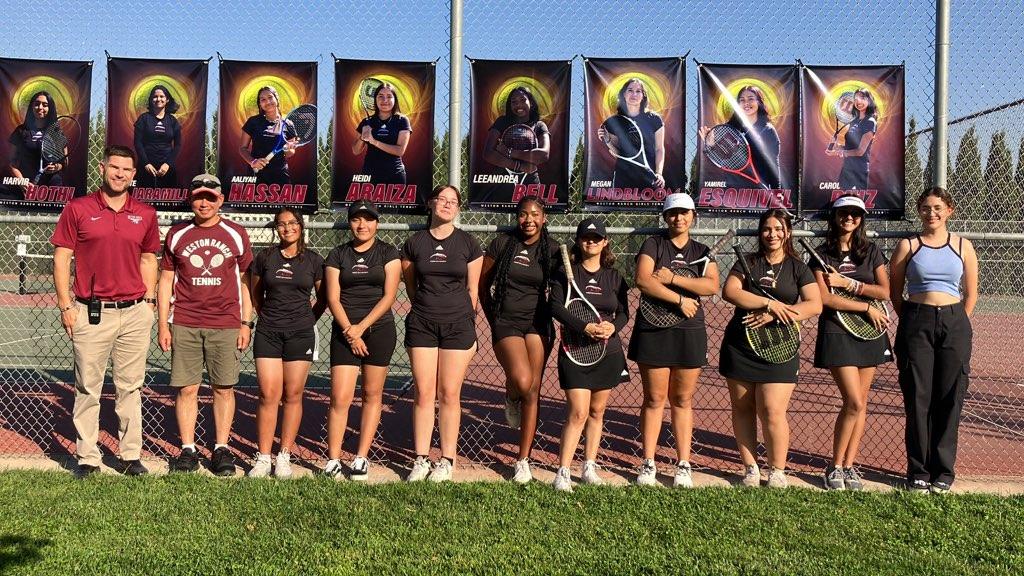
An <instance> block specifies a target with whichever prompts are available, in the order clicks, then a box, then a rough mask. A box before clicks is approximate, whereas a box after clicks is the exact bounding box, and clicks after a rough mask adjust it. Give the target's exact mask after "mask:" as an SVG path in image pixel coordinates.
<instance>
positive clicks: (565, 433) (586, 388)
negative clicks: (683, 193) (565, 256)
mask: <svg viewBox="0 0 1024 576" xmlns="http://www.w3.org/2000/svg"><path fill="white" fill-rule="evenodd" d="M570 259H571V261H572V267H573V268H572V272H573V276H574V277H575V280H576V284H577V286H579V287H580V289H581V290H582V291H583V292H584V294H585V297H586V298H587V300H588V301H590V303H591V304H593V305H594V308H596V309H597V312H598V314H600V315H601V322H591V323H589V324H584V323H583V322H582V321H581V320H579V319H578V318H576V317H575V316H573V315H572V314H570V313H569V312H568V311H567V310H566V309H565V294H566V291H567V290H568V279H567V277H566V274H565V272H564V269H559V272H558V273H557V274H555V275H554V276H553V277H552V281H551V313H552V315H553V316H554V317H555V318H556V319H558V322H559V323H560V324H562V331H563V334H564V333H565V331H566V330H573V331H576V332H583V333H585V334H586V335H587V336H589V337H591V338H594V339H595V340H597V339H601V340H606V341H607V348H606V350H605V355H604V358H602V359H601V360H600V361H599V362H597V363H596V364H594V365H593V366H585V367H584V366H578V365H576V363H574V362H573V361H572V360H569V358H567V357H566V355H565V352H564V351H562V350H559V352H558V382H559V384H560V385H561V387H562V389H563V390H565V399H566V418H565V424H563V426H562V438H561V442H560V444H559V448H558V461H559V464H558V465H559V468H558V473H557V474H556V475H555V481H554V487H555V490H559V491H565V492H572V481H571V480H570V473H569V467H570V466H571V465H572V458H573V455H575V454H576V448H577V447H578V446H579V443H580V435H581V434H582V433H583V432H584V429H586V443H585V445H584V447H583V454H584V462H583V473H582V474H581V479H582V480H583V482H584V483H586V484H603V483H604V480H603V479H602V478H601V477H600V476H599V475H598V473H597V469H598V467H597V464H596V459H597V451H598V449H599V448H600V446H601V434H602V428H603V426H604V410H605V407H606V406H607V405H608V397H609V396H610V395H611V391H612V389H613V388H614V387H616V386H618V385H619V383H620V382H622V381H623V380H624V379H628V372H627V371H626V358H625V355H624V354H623V353H622V340H621V339H620V338H619V332H620V331H621V330H622V329H623V328H624V327H625V326H626V322H628V321H629V309H628V307H627V292H628V290H629V287H628V286H626V281H625V280H624V279H623V278H622V276H621V275H619V272H618V271H617V270H616V269H615V268H614V264H615V256H614V255H613V254H612V251H611V247H610V245H609V242H608V234H607V232H606V230H605V226H604V223H603V222H601V221H600V220H597V219H595V218H586V219H584V220H583V221H582V222H580V223H579V225H578V226H577V227H576V242H575V243H574V244H573V247H572V250H571V254H570Z"/></svg>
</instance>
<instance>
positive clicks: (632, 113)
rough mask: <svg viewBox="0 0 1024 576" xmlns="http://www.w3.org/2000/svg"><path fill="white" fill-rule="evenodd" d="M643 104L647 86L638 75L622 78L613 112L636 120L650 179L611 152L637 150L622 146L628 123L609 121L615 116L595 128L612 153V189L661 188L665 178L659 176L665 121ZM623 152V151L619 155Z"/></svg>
mask: <svg viewBox="0 0 1024 576" xmlns="http://www.w3.org/2000/svg"><path fill="white" fill-rule="evenodd" d="M647 104H648V99H647V88H646V87H645V86H644V82H643V80H641V79H639V78H630V79H629V80H626V83H625V84H623V85H622V89H620V90H619V106H618V109H617V112H618V115H619V116H624V117H626V118H629V119H630V120H632V121H633V122H634V123H636V126H637V129H638V130H640V133H641V134H642V136H643V141H644V150H643V158H645V159H646V160H647V165H648V166H650V167H651V171H652V172H654V178H653V180H652V178H651V175H650V174H648V173H647V172H646V171H645V170H644V169H643V168H641V167H639V166H637V165H636V164H633V163H631V162H626V161H625V160H622V159H620V158H618V156H615V154H618V155H619V156H632V155H633V154H635V153H636V152H637V150H636V149H635V148H634V149H632V150H628V149H624V148H623V146H624V144H623V143H622V139H623V138H625V137H626V135H627V133H626V131H625V129H626V128H627V126H626V125H628V122H621V121H620V122H613V120H614V119H615V117H614V116H613V117H611V118H609V119H608V120H605V121H604V122H603V123H602V124H601V126H600V127H599V128H598V129H597V138H598V140H600V141H601V142H604V144H605V146H607V147H608V151H609V152H611V154H612V155H613V156H615V174H614V176H613V177H612V185H613V186H615V187H616V188H644V187H654V188H664V187H665V177H664V176H662V172H663V171H664V169H665V122H664V121H663V120H662V119H661V116H660V115H658V113H657V112H654V111H652V110H648V109H647ZM623 152H626V153H625V154H623Z"/></svg>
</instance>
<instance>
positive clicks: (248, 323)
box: [242, 320, 256, 329]
mask: <svg viewBox="0 0 1024 576" xmlns="http://www.w3.org/2000/svg"><path fill="white" fill-rule="evenodd" d="M242 326H248V327H249V328H250V329H252V328H255V327H256V322H254V321H252V320H242Z"/></svg>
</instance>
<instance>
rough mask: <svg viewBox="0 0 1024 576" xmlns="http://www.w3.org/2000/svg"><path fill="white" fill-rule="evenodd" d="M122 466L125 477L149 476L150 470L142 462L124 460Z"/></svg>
mask: <svg viewBox="0 0 1024 576" xmlns="http://www.w3.org/2000/svg"><path fill="white" fill-rule="evenodd" d="M121 466H122V468H121V474H124V475H125V476H145V475H146V474H149V470H147V469H146V467H145V466H143V465H142V461H141V460H123V461H122V462H121Z"/></svg>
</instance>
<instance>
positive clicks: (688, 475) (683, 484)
mask: <svg viewBox="0 0 1024 576" xmlns="http://www.w3.org/2000/svg"><path fill="white" fill-rule="evenodd" d="M672 486H673V487H674V488H693V470H691V469H690V463H689V462H680V463H679V465H677V466H676V477H675V478H673V479H672Z"/></svg>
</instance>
